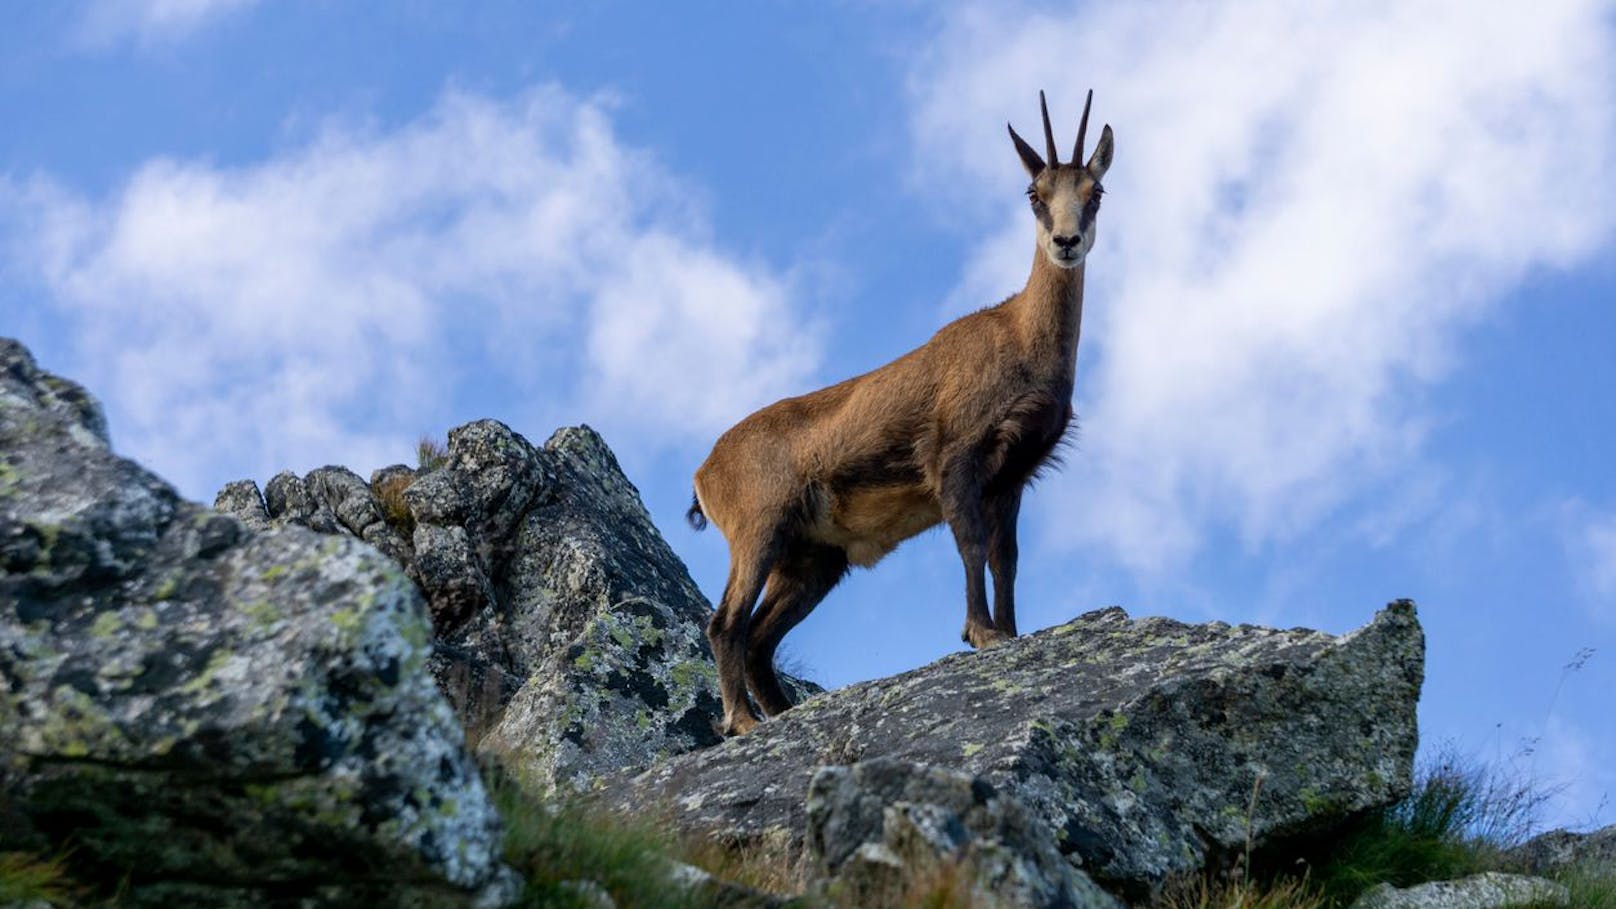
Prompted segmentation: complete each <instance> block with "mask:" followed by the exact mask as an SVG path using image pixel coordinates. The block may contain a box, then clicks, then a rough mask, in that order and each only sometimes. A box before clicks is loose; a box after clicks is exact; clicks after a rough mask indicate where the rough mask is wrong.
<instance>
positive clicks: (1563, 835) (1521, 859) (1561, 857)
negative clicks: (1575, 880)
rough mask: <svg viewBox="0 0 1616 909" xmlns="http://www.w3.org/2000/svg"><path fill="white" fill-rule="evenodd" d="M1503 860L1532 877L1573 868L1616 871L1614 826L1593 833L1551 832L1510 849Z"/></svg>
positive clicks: (1615, 830) (1615, 832)
mask: <svg viewBox="0 0 1616 909" xmlns="http://www.w3.org/2000/svg"><path fill="white" fill-rule="evenodd" d="M1506 859H1507V860H1508V861H1509V863H1510V864H1511V865H1513V866H1515V867H1518V868H1521V869H1523V870H1525V871H1527V872H1529V873H1531V874H1555V873H1558V872H1561V871H1572V870H1576V869H1591V870H1600V871H1607V872H1608V871H1616V824H1612V825H1610V826H1608V827H1603V828H1601V829H1599V830H1595V831H1593V832H1592V833H1572V832H1571V831H1569V830H1551V831H1549V832H1548V833H1544V834H1542V835H1540V836H1535V837H1533V838H1532V839H1530V840H1527V841H1526V842H1524V843H1522V844H1521V845H1519V846H1516V847H1515V848H1514V849H1511V850H1510V851H1509V853H1508V855H1507V856H1506Z"/></svg>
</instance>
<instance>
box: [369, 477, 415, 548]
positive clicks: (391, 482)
mask: <svg viewBox="0 0 1616 909" xmlns="http://www.w3.org/2000/svg"><path fill="white" fill-rule="evenodd" d="M414 482H415V477H414V476H412V475H410V474H407V473H397V474H394V475H392V476H390V477H387V478H386V479H384V480H382V481H381V482H380V483H377V484H376V490H375V491H376V502H377V504H379V505H380V506H381V509H382V519H383V520H384V521H386V522H387V526H389V527H391V528H393V529H394V530H396V531H398V532H399V533H400V534H402V535H404V537H405V538H406V539H407V538H409V537H410V536H411V535H412V534H414V533H415V515H413V514H411V513H410V505H409V502H407V501H405V499H404V490H406V489H409V488H410V484H412V483H414Z"/></svg>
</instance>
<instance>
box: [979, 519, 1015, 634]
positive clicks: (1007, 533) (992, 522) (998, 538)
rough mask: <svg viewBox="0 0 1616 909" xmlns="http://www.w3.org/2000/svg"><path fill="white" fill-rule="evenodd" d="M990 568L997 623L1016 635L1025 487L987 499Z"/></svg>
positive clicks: (995, 624) (994, 621)
mask: <svg viewBox="0 0 1616 909" xmlns="http://www.w3.org/2000/svg"><path fill="white" fill-rule="evenodd" d="M987 514H988V570H990V571H992V572H993V627H994V628H996V629H998V630H999V631H1001V632H1003V633H1005V634H1007V635H1009V636H1011V637H1015V635H1016V558H1017V548H1016V518H1017V517H1019V516H1020V514H1021V490H1020V489H1017V490H1014V491H1013V492H1007V493H1004V494H1003V495H999V496H995V497H994V498H993V499H991V500H990V501H989V502H988V503H987Z"/></svg>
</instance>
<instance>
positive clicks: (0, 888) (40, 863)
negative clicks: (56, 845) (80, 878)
mask: <svg viewBox="0 0 1616 909" xmlns="http://www.w3.org/2000/svg"><path fill="white" fill-rule="evenodd" d="M82 892H83V888H82V887H80V886H79V885H78V884H76V883H75V882H74V881H73V880H72V878H70V877H68V873H67V863H66V861H65V858H64V857H62V856H55V857H46V856H41V855H30V854H28V853H24V852H0V906H9V905H13V904H16V905H19V906H26V905H28V904H29V903H33V902H37V901H41V900H42V901H44V902H46V903H51V904H55V905H63V904H68V903H71V902H73V901H75V900H76V899H78V897H79V895H80V894H81V893H82Z"/></svg>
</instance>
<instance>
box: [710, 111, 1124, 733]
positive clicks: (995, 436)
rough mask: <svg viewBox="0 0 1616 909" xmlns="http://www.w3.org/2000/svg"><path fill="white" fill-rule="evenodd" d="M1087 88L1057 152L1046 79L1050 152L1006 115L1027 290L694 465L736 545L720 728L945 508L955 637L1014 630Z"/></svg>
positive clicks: (1079, 294)
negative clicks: (1017, 164) (959, 598)
mask: <svg viewBox="0 0 1616 909" xmlns="http://www.w3.org/2000/svg"><path fill="white" fill-rule="evenodd" d="M1093 99H1094V92H1093V91H1090V92H1089V93H1088V98H1087V100H1086V101H1085V102H1084V105H1083V118H1082V120H1081V121H1080V123H1079V125H1078V128H1077V144H1076V147H1075V149H1074V151H1073V153H1072V160H1071V162H1070V163H1067V164H1062V163H1061V162H1060V160H1059V159H1058V157H1057V156H1056V154H1055V137H1054V132H1053V131H1052V130H1051V128H1050V125H1049V108H1048V105H1046V104H1045V103H1044V94H1043V92H1039V93H1038V106H1039V109H1040V112H1041V113H1042V114H1043V120H1044V144H1045V151H1046V154H1047V155H1048V161H1047V163H1046V162H1045V160H1044V159H1043V158H1040V157H1039V156H1038V153H1037V152H1036V151H1034V150H1033V148H1032V146H1030V145H1028V144H1027V143H1026V141H1024V140H1023V139H1022V138H1021V136H1019V135H1017V134H1016V131H1015V128H1014V127H1011V126H1009V124H1006V127H1007V128H1008V129H1009V130H1010V139H1011V141H1012V142H1013V143H1014V144H1015V149H1016V153H1017V155H1019V156H1020V158H1021V163H1022V165H1023V166H1024V167H1025V168H1026V170H1027V174H1028V175H1029V176H1030V177H1031V178H1032V183H1031V184H1030V185H1029V186H1028V187H1027V198H1028V201H1029V202H1030V204H1031V207H1032V213H1033V217H1034V218H1035V220H1036V222H1037V248H1036V250H1035V251H1034V254H1033V263H1032V273H1031V275H1030V276H1029V277H1028V278H1027V286H1026V287H1025V288H1023V289H1022V290H1021V292H1020V293H1017V294H1015V295H1014V296H1012V297H1010V298H1009V299H1007V300H1005V301H1004V302H1002V303H1000V304H998V305H997V306H991V307H988V308H986V309H982V310H979V311H977V312H974V313H972V314H970V315H968V316H965V317H963V318H960V319H956V320H955V321H953V322H950V323H949V324H947V325H945V326H943V328H942V329H941V330H939V331H938V332H937V333H936V334H935V335H933V336H932V338H931V340H930V341H927V342H926V343H925V344H924V345H922V346H921V347H919V348H917V349H915V350H912V351H910V352H909V353H907V354H904V355H903V356H901V357H899V358H898V359H896V360H894V361H892V362H891V363H888V364H887V365H885V366H882V367H880V368H879V369H876V370H874V371H873V372H868V373H865V374H864V375H861V376H857V377H854V378H851V379H848V380H847V381H845V382H841V383H839V384H836V385H832V386H830V387H829V388H822V389H820V390H818V391H815V392H810V393H809V394H805V395H802V396H800V397H794V398H786V399H785V400H783V401H777V402H775V403H773V404H770V405H769V406H767V407H765V408H763V409H762V410H759V411H758V412H756V413H754V414H752V415H751V416H749V417H747V418H746V419H744V420H742V421H741V422H739V423H737V424H736V425H735V426H734V427H732V428H731V429H730V430H729V431H727V432H725V433H724V434H723V435H722V436H720V437H719V439H718V441H717V443H716V444H714V445H713V450H712V454H710V455H708V456H707V460H706V461H705V462H704V463H703V464H702V465H701V467H700V469H698V470H697V471H696V477H695V497H694V501H693V502H692V504H691V507H690V512H689V515H688V517H689V519H690V523H691V525H692V526H694V527H696V528H697V529H698V530H699V529H701V528H702V527H705V526H706V522H707V520H709V519H710V520H711V521H712V523H714V524H716V525H718V529H719V530H720V531H722V532H723V534H724V538H725V539H726V540H727V541H728V543H729V550H730V567H729V579H728V580H727V581H726V583H725V585H724V595H723V597H722V599H721V600H720V601H719V604H718V609H717V611H716V612H714V614H713V617H712V620H711V622H710V623H709V624H708V626H707V639H708V641H709V642H710V643H711V644H712V648H713V656H714V657H715V658H716V659H717V661H718V680H719V691H720V694H721V695H722V697H723V701H724V733H725V734H726V735H738V734H742V733H745V732H747V731H749V730H750V729H752V727H754V726H756V725H757V723H758V722H759V719H758V716H757V714H756V713H755V712H754V711H753V709H752V707H751V705H750V704H749V703H748V702H747V690H748V688H750V690H751V693H752V695H753V696H754V697H755V698H756V699H757V704H758V706H759V707H761V708H762V709H763V712H764V714H766V715H768V716H774V715H775V714H778V713H780V712H781V711H783V710H786V709H788V708H790V706H791V702H790V701H789V700H788V699H787V697H786V695H785V692H784V691H783V690H782V689H781V687H780V681H779V679H778V678H777V677H776V675H775V672H774V654H775V649H776V648H777V647H778V646H779V644H780V640H781V639H782V638H784V637H785V635H786V632H788V631H790V630H791V629H792V628H793V627H795V626H796V625H797V623H799V622H801V621H802V620H803V619H804V618H805V617H806V616H807V615H808V613H810V612H812V611H813V608H814V607H815V606H817V605H818V604H819V601H820V600H822V599H823V598H824V597H825V595H826V594H827V593H829V592H830V590H831V588H832V587H834V586H836V583H837V582H838V581H840V580H841V578H842V577H843V575H845V574H846V573H847V571H848V567H849V566H850V565H859V566H862V567H869V566H871V565H874V564H875V563H876V562H877V561H879V560H880V559H881V558H882V557H883V556H885V555H886V554H887V553H889V552H891V551H892V550H893V549H894V548H896V547H897V545H898V544H899V543H901V542H903V541H904V540H906V539H908V538H910V537H912V536H914V535H915V534H918V533H920V532H921V531H923V530H926V529H928V528H930V527H933V526H935V525H937V524H938V523H939V522H947V524H948V526H949V529H950V530H952V531H953V534H954V542H955V544H956V545H957V546H958V547H959V554H960V559H961V560H962V561H963V562H964V563H965V630H964V631H963V633H962V634H961V637H962V638H963V639H964V640H965V641H966V642H967V643H969V644H970V645H971V646H973V647H978V648H980V647H985V646H988V645H990V644H993V643H995V642H998V641H1000V640H1003V639H1006V638H1009V637H1013V636H1014V635H1015V634H1016V611H1015V576H1016V517H1017V514H1018V513H1019V511H1020V509H1021V494H1022V490H1023V488H1024V487H1025V486H1026V484H1027V482H1028V480H1030V479H1031V478H1032V477H1033V475H1034V474H1035V473H1036V472H1037V471H1038V470H1039V469H1040V467H1042V466H1044V465H1045V464H1047V463H1048V462H1049V458H1050V453H1051V451H1052V450H1053V449H1054V448H1055V446H1056V444H1057V443H1058V442H1059V441H1060V440H1061V437H1062V435H1063V434H1064V433H1065V431H1066V428H1067V426H1068V424H1069V423H1070V422H1071V419H1072V403H1071V402H1072V384H1073V379H1074V375H1075V369H1076V363H1077V341H1078V329H1079V326H1080V324H1081V322H1082V318H1083V268H1084V259H1085V258H1086V256H1087V255H1088V252H1089V250H1090V249H1091V248H1093V246H1094V237H1095V219H1096V216H1097V215H1098V214H1099V209H1100V195H1101V193H1102V192H1103V190H1102V189H1101V186H1100V179H1101V178H1102V177H1104V176H1105V172H1106V170H1107V169H1108V168H1109V167H1110V166H1111V152H1112V139H1111V127H1110V126H1109V125H1107V126H1106V127H1105V128H1104V130H1103V131H1102V132H1101V135H1100V141H1099V144H1098V145H1097V146H1096V147H1095V149H1094V155H1093V157H1091V158H1089V160H1088V163H1087V164H1079V163H1078V162H1080V161H1082V160H1083V137H1084V134H1085V133H1086V132H1087V131H1088V121H1089V105H1090V104H1091V103H1092V102H1093ZM984 567H986V568H988V569H989V570H991V571H992V573H993V614H992V616H991V617H990V616H989V614H988V605H987V587H986V582H985V579H984V577H983V568H984ZM760 594H761V595H762V597H763V602H762V604H761V605H760V606H758V608H757V611H756V613H755V614H754V613H753V604H754V603H756V602H757V599H758V597H759V595H760Z"/></svg>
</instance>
